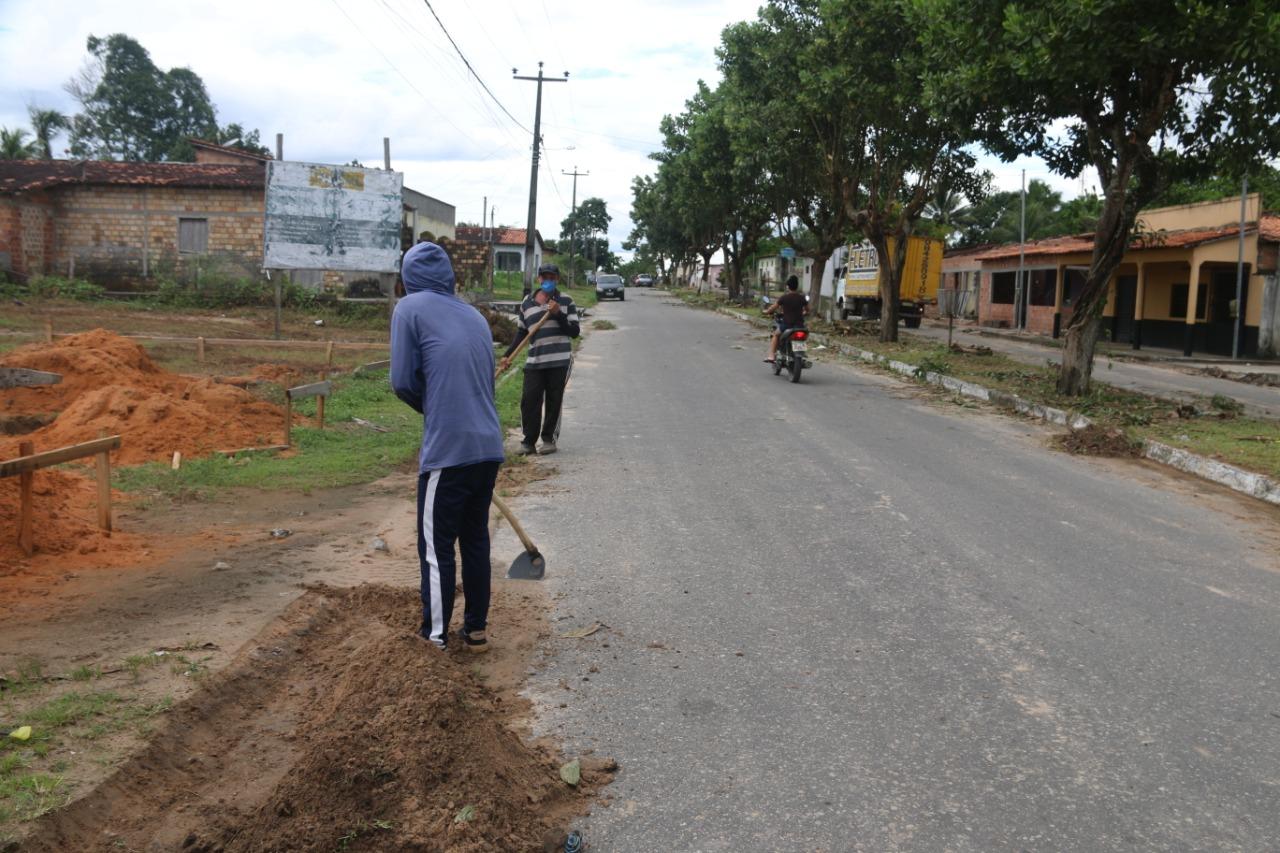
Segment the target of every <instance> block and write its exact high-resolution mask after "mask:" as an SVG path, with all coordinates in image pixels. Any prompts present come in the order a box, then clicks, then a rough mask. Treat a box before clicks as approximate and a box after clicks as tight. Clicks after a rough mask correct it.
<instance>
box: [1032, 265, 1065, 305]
mask: <svg viewBox="0 0 1280 853" xmlns="http://www.w3.org/2000/svg"><path fill="white" fill-rule="evenodd" d="M1027 278H1028V282H1027V287H1028V288H1030V290H1031V304H1032V305H1042V306H1043V305H1047V306H1049V307H1050V308H1052V307H1053V303H1054V300H1055V299H1056V298H1057V295H1058V271H1057V270H1029V271H1028V272H1027Z"/></svg>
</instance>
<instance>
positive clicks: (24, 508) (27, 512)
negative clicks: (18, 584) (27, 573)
mask: <svg viewBox="0 0 1280 853" xmlns="http://www.w3.org/2000/svg"><path fill="white" fill-rule="evenodd" d="M35 452H36V446H35V445H34V444H32V443H31V442H30V441H23V442H19V443H18V453H19V454H21V455H22V456H30V455H31V454H33V453H35ZM35 478H36V472H35V471H23V472H22V473H21V474H19V475H18V491H19V493H20V495H21V496H20V497H19V498H18V506H19V510H18V512H19V513H20V516H19V519H18V545H19V547H21V548H22V553H24V554H26V555H27V556H28V557H30V556H31V555H32V554H33V553H34V552H35V545H34V543H33V542H32V540H31V514H32V513H31V487H32V484H33V483H34V482H35Z"/></svg>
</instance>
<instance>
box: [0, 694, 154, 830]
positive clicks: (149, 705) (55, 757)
mask: <svg viewBox="0 0 1280 853" xmlns="http://www.w3.org/2000/svg"><path fill="white" fill-rule="evenodd" d="M6 692H7V691H6ZM12 698H14V697H12V696H8V697H6V698H5V699H4V700H3V702H0V714H3V717H4V719H5V722H6V724H10V723H11V724H12V725H14V726H15V727H17V726H19V725H29V726H31V729H32V733H31V738H30V739H29V740H27V741H16V740H13V739H12V738H7V737H6V738H3V739H0V843H2V842H4V841H6V840H8V839H10V838H11V836H12V830H13V828H14V825H15V824H17V823H21V822H24V821H29V820H34V819H35V818H37V817H39V816H40V815H42V814H44V813H45V812H47V811H50V810H51V809H55V808H59V807H60V806H62V805H64V804H65V803H66V802H67V801H68V799H69V798H70V795H71V790H70V786H69V785H68V784H67V782H66V776H65V773H66V772H67V770H68V768H69V767H70V763H69V762H70V760H74V759H75V758H80V759H82V760H83V759H85V758H86V757H87V756H86V748H85V744H90V743H92V742H93V741H96V740H98V739H99V738H102V737H104V736H106V735H108V734H112V733H115V732H119V731H122V730H125V729H127V728H130V727H132V728H134V729H135V730H136V731H137V732H138V734H140V735H141V734H145V733H146V732H147V731H148V729H149V727H150V724H151V721H152V720H153V719H154V718H155V717H156V716H157V715H159V714H162V713H164V712H165V711H167V710H169V708H170V707H172V704H173V700H172V699H170V698H167V697H166V698H164V699H161V700H159V701H156V702H139V701H136V700H131V699H128V698H126V697H123V696H121V695H119V694H117V693H114V692H112V691H105V690H104V691H96V692H81V691H72V692H68V693H64V694H62V695H60V696H57V697H55V698H52V699H49V700H47V701H45V702H43V703H42V704H40V705H37V706H35V707H32V708H30V709H28V710H26V711H25V712H22V713H16V712H15V710H14V708H13V707H12ZM64 747H73V748H74V749H73V751H68V752H64V749H63V748H64ZM73 753H74V755H73ZM64 754H65V756H67V757H65V758H64V757H62V756H63V755H64Z"/></svg>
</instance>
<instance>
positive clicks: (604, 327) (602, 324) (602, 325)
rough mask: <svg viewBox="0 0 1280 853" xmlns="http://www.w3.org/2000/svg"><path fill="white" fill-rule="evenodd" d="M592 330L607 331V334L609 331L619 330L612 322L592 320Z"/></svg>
mask: <svg viewBox="0 0 1280 853" xmlns="http://www.w3.org/2000/svg"><path fill="white" fill-rule="evenodd" d="M591 328H593V329H596V330H598V331H606V332H607V331H609V330H610V329H616V328H618V327H617V325H615V324H614V323H613V322H612V321H610V320H592V321H591Z"/></svg>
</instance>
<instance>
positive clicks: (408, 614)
mask: <svg viewBox="0 0 1280 853" xmlns="http://www.w3.org/2000/svg"><path fill="white" fill-rule="evenodd" d="M420 606H421V605H420V602H419V601H418V598H417V594H416V593H415V592H414V591H413V590H405V589H392V588H389V587H380V586H366V587H360V588H357V589H354V590H346V591H342V590H336V589H332V588H316V589H313V590H311V591H309V592H308V593H307V594H306V595H304V596H303V597H302V598H301V599H299V600H298V601H297V602H295V603H294V604H293V605H292V606H291V607H290V608H289V609H288V610H287V611H286V613H285V614H284V616H282V617H281V619H279V620H277V622H275V623H273V625H272V626H270V627H269V628H268V629H267V630H266V631H264V632H263V634H261V635H259V637H258V638H257V639H256V640H255V641H254V642H252V643H250V644H249V645H248V646H246V648H245V649H243V650H242V651H241V653H240V654H239V655H238V656H237V659H236V661H235V662H234V663H233V664H232V665H231V666H230V667H229V668H228V669H227V670H226V671H225V672H223V673H221V674H219V675H217V676H215V677H213V678H212V679H210V681H209V682H208V683H207V684H205V685H204V686H203V687H202V688H201V689H200V691H199V692H197V693H196V694H195V695H194V696H193V697H192V698H191V699H189V700H187V701H186V702H184V703H183V704H182V705H181V706H179V707H178V708H175V709H174V711H173V712H172V714H171V715H170V717H169V719H168V720H167V722H166V724H165V726H164V728H163V730H162V731H161V732H160V733H159V734H158V735H157V736H156V737H155V738H154V739H153V741H152V742H151V744H150V745H149V746H148V747H147V748H146V749H144V750H143V751H142V753H140V754H139V755H137V756H136V757H135V758H133V759H131V760H130V761H128V762H126V763H125V764H124V765H123V766H122V767H121V768H120V769H119V770H118V771H117V773H116V774H115V775H114V776H112V777H111V778H110V779H109V780H108V781H107V782H105V783H103V784H102V785H101V786H99V787H98V788H97V789H96V790H95V791H94V792H92V793H91V794H89V795H88V796H87V797H85V798H83V799H81V800H79V801H78V802H76V803H74V804H72V805H71V806H69V807H67V808H66V809H64V810H62V811H60V812H58V813H55V814H52V815H48V816H46V817H45V818H42V819H41V820H40V822H39V823H38V824H37V825H36V826H35V827H34V831H33V833H32V835H31V836H30V837H29V838H28V839H27V840H26V842H25V843H24V846H23V849H24V850H33V851H53V850H59V851H61V850H88V851H95V850H100V851H108V850H118V849H157V850H159V849H165V850H168V849H183V850H191V851H215V850H217V851H227V853H231V851H251V850H252V851H286V850H287V851H326V853H328V851H333V850H422V851H435V850H440V851H443V850H450V851H489V850H495V851H496V850H502V851H507V850H539V849H542V846H543V843H544V841H546V840H547V839H548V837H549V836H550V837H557V836H558V837H562V836H563V831H564V829H565V827H566V826H567V822H568V820H569V819H570V818H571V816H572V815H574V814H578V813H580V812H582V811H583V810H584V809H585V805H586V802H587V799H588V797H589V796H590V795H591V794H592V792H593V790H594V788H595V786H597V785H599V784H601V783H604V782H607V781H608V778H609V776H608V773H607V772H606V768H611V767H612V765H611V764H610V763H608V762H596V763H594V764H587V765H586V766H585V767H584V770H583V782H582V784H581V785H580V786H579V787H578V788H571V787H569V786H568V785H566V784H565V783H564V782H563V781H561V779H560V778H559V773H558V766H559V765H558V760H556V759H553V758H552V757H550V756H548V755H546V754H544V753H542V752H541V751H539V750H537V749H535V748H533V747H531V746H529V745H527V744H525V743H524V742H523V741H521V739H520V738H519V737H518V736H517V735H516V734H515V733H514V732H513V731H512V730H511V728H510V727H509V725H508V722H509V720H510V719H511V716H512V714H511V710H510V709H508V708H507V707H505V706H504V705H503V703H502V701H501V700H500V699H499V698H498V697H497V696H496V695H495V694H494V693H493V692H492V691H491V690H490V689H489V688H487V687H485V686H484V685H482V684H480V683H479V681H478V680H477V679H476V678H475V676H474V675H472V674H471V672H470V668H471V667H472V666H474V662H473V661H468V660H466V659H462V658H461V656H462V655H464V654H465V653H464V652H462V651H461V650H457V651H455V652H453V653H452V654H450V655H446V654H444V653H441V652H439V651H437V650H436V649H434V648H432V647H430V646H429V645H428V644H427V643H426V642H425V641H424V640H422V639H421V638H420V637H418V636H417V634H416V632H415V628H416V625H417V619H418V614H419V613H420Z"/></svg>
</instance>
